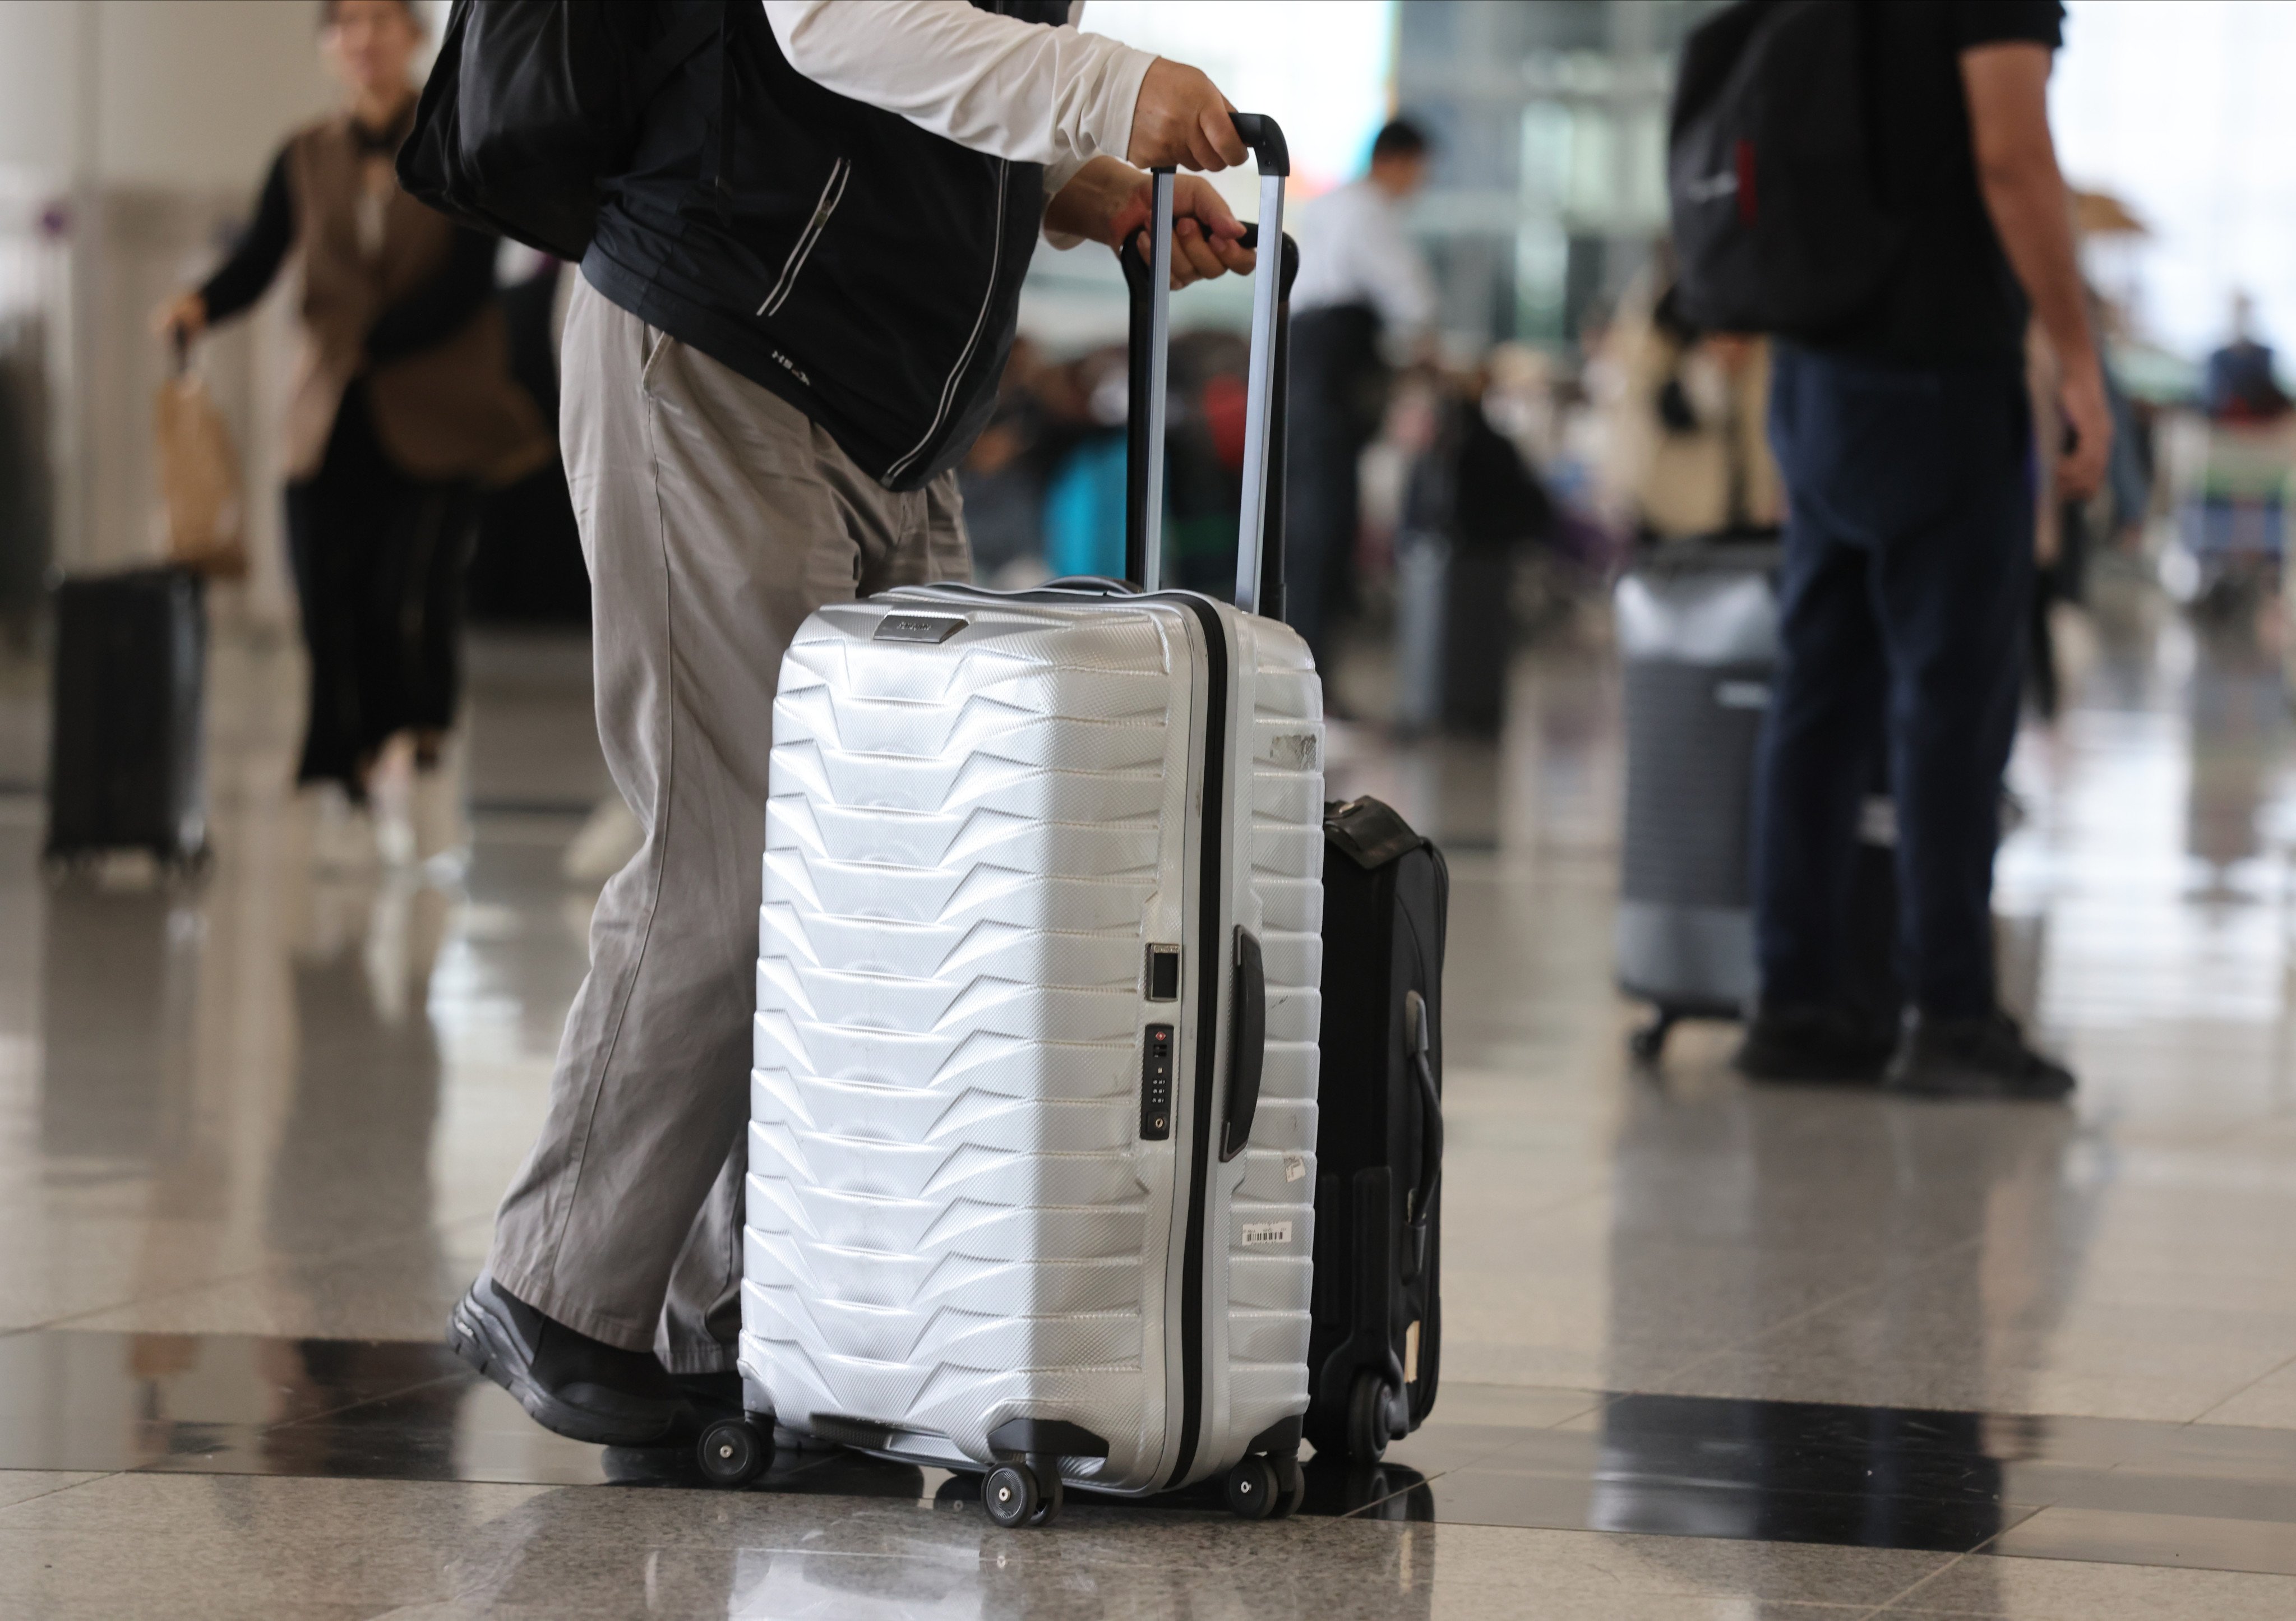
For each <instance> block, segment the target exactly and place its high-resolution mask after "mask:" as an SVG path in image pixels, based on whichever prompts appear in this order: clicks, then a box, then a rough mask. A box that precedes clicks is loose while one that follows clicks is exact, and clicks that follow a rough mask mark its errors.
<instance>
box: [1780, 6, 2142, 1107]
mask: <svg viewBox="0 0 2296 1621" xmlns="http://www.w3.org/2000/svg"><path fill="white" fill-rule="evenodd" d="M2062 16H2063V12H2062V7H2061V6H2060V5H2059V4H2057V3H2056V0H1874V4H1869V5H1868V6H1867V8H1866V20H1867V24H1868V26H1869V27H1870V28H1871V29H1873V30H1874V38H1873V39H1872V40H1871V42H1870V43H1871V45H1872V46H1873V48H1872V50H1871V51H1870V52H1869V53H1867V61H1868V62H1869V64H1870V66H1869V68H1868V72H1869V74H1870V78H1869V86H1868V87H1869V89H1870V91H1871V94H1872V100H1871V102H1870V106H1871V109H1872V113H1873V119H1874V143H1875V152H1874V157H1875V162H1876V165H1877V168H1878V171H1879V173H1878V176H1877V178H1878V180H1879V182H1880V185H1881V190H1882V195H1883V196H1884V197H1886V198H1888V199H1890V201H1891V203H1892V205H1893V206H1894V207H1895V208H1896V209H1898V212H1899V213H1900V214H1901V216H1902V217H1903V218H1904V219H1905V221H1906V224H1907V246H1906V248H1905V250H1904V253H1903V257H1902V259H1901V261H1900V263H1899V264H1898V266H1897V268H1896V270H1895V271H1894V273H1893V274H1892V275H1891V277H1890V281H1889V282H1888V283H1887V285H1886V287H1885V289H1884V291H1882V294H1881V295H1880V296H1879V297H1878V298H1877V299H1876V300H1875V302H1874V305H1873V306H1872V307H1870V308H1869V309H1868V310H1866V312H1865V313H1864V315H1862V316H1861V317H1860V318H1859V319H1858V320H1857V321H1856V322H1855V323H1852V325H1851V326H1850V327H1849V329H1848V330H1846V331H1843V332H1840V333H1838V334H1835V335H1834V336H1833V340H1832V341H1829V342H1827V343H1825V344H1823V345H1816V344H1808V343H1784V342H1781V343H1780V344H1778V345H1777V346H1776V352H1775V361H1774V373H1773V379H1772V383H1771V397H1770V435H1771V440H1772V443H1773V445H1774V446H1775V448H1776V451H1777V456H1778V463H1779V466H1780V469H1781V470H1782V471H1783V472H1784V476H1785V480H1786V485H1787V489H1788V493H1789V496H1790V503H1791V509H1792V514H1791V517H1790V519H1789V520H1788V522H1787V525H1786V547H1785V553H1786V555H1785V567H1784V580H1783V585H1782V596H1783V602H1782V604H1781V610H1782V618H1783V643H1784V646H1783V656H1782V659H1781V665H1780V669H1779V675H1778V679H1777V682H1776V685H1775V695H1774V697H1773V700H1772V705H1771V709H1770V715H1769V719H1768V723H1767V729H1766V732H1765V734H1764V741H1763V749H1762V759H1761V767H1760V778H1759V788H1758V790H1757V791H1758V803H1757V823H1758V832H1757V848H1756V852H1755V911H1756V928H1757V950H1758V952H1759V959H1760V968H1761V996H1760V1003H1759V1008H1758V1010H1757V1011H1756V1015H1755V1017H1754V1019H1753V1021H1752V1023H1751V1027H1750V1028H1749V1029H1748V1032H1747V1036H1746V1040H1745V1044H1744V1046H1743V1048H1742V1049H1741V1050H1740V1052H1739V1055H1738V1064H1739V1067H1740V1068H1742V1069H1743V1070H1744V1071H1745V1072H1746V1073H1747V1074H1749V1075H1751V1076H1754V1077H1758V1078H1761V1079H1770V1080H1789V1079H1794V1080H1854V1079H1871V1078H1873V1077H1874V1075H1875V1074H1877V1073H1880V1072H1882V1071H1883V1070H1884V1066H1885V1064H1886V1074H1885V1075H1884V1084H1885V1085H1888V1086H1890V1088H1893V1089H1895V1090H1898V1091H1903V1092H1907V1093H1927V1094H1931V1095H1949V1096H1964V1097H1970V1096H1973V1097H2009V1098H2058V1097H2062V1096H2063V1095H2064V1094H2065V1093H2068V1092H2070V1091H2071V1089H2072V1085H2073V1077H2072V1075H2071V1072H2070V1071H2069V1070H2067V1069H2066V1068H2064V1067H2063V1066H2062V1065H2061V1064H2058V1063H2055V1062H2054V1061H2052V1060H2049V1059H2046V1058H2045V1057H2043V1056H2041V1055H2040V1054H2038V1053H2037V1052H2033V1051H2032V1050H2031V1049H2030V1047H2029V1046H2028V1045H2027V1044H2026V1043H2025V1040H2024V1037H2023V1036H2022V1034H2021V1032H2020V1031H2019V1029H2018V1027H2017V1026H2016V1024H2015V1022H2014V1021H2013V1019H2010V1017H2009V1016H2008V1015H2007V1014H2006V1013H2005V1012H2003V1011H2001V1009H2000V1007H1999V1006H1998V1004H1997V1002H1996V1001H1995V997H1994V975H1993V949H1992V888H1993V855H1994V847H1995V845H1996V843H1997V840H1998V838H1999V816H2000V812H1999V800H2000V792H2001V775H2002V772H2003V770H2004V768H2005V766H2006V765H2007V763H2008V758H2009V747H2010V743H2011V741H2012V738H2013V734H2014V733H2015V730H2016V724H2017V706H2018V690H2019V671H2020V667H2021V653H2022V649H2023V638H2024V634H2025V626H2026V622H2027V618H2028V602H2029V599H2030V594H2031V592H2032V589H2033V569H2034V559H2033V545H2034V530H2033V494H2032V491H2033V466H2032V461H2033V456H2034V446H2033V440H2032V424H2031V420H2030V419H2031V413H2030V409H2029V406H2028V403H2027V396H2026V392H2025V375H2024V361H2023V355H2024V334H2025V328H2026V324H2027V322H2028V319H2029V318H2032V319H2037V320H2038V322H2039V323H2040V326H2041V328H2042V330H2043V332H2045V333H2046V336H2047V338H2048V340H2049V342H2050V343H2051V344H2052V345H2053V346H2054V348H2055V350H2056V352H2057V356H2058V358H2059V359H2060V361H2061V362H2062V368H2063V373H2064V383H2063V408H2064V414H2065V419H2066V422H2068V424H2069V425H2070V428H2071V432H2072V435H2073V436H2074V438H2073V442H2072V444H2071V448H2070V449H2069V450H2068V451H2067V452H2066V453H2065V454H2064V455H2063V458H2062V463H2061V464H2060V466H2059V469H2058V487H2059V488H2060V489H2062V490H2063V491H2064V492H2066V493H2067V494H2068V495H2075V496H2078V495H2085V494H2087V492H2089V491H2090V490H2093V489H2094V488H2095V487H2096V485H2097V483H2098V481H2099V480H2100V479H2101V478H2102V477H2103V471H2104V466H2105V457H2106V452H2107V450H2108V449H2109V448H2110V446H2111V441H2112V419H2111V416H2110V414H2109V413H2108V410H2107V407H2106V405H2105V394H2104V383H2103V375H2102V373H2101V371H2100V368H2099V365H2098V360H2097V353H2096V348H2095V339H2094V337H2093V335H2092V334H2091V332H2090V330H2089V323H2088V316H2087V310H2086V307H2085V305H2084V302H2083V299H2082V294H2081V283H2080V277H2079V269H2078V266H2077V264H2076V261H2075V257H2074V250H2073V240H2072V228H2071V208H2070V205H2069V201H2068V198H2067V195H2066V192H2065V185H2064V181H2063V179H2062V176H2060V175H2059V173H2058V171H2057V162H2056V154H2055V151H2054V147H2053V145H2052V143H2051V142H2050V138H2049V125H2048V104H2047V87H2048V78H2049V68H2050V63H2051V60H2052V53H2054V50H2055V49H2056V47H2057V46H2058V45H2059V44H2060V43H2061V42H2062V37H2061V25H2062ZM1883 715H1886V716H1887V724H1886V725H1885V726H1881V727H1877V725H1876V724H1875V721H1876V716H1883ZM1885 747H1886V749H1887V766H1888V774H1889V780H1890V784H1891V787H1892V791H1893V795H1894V798H1895V799H1896V802H1897V809H1898V892H1899V912H1900V933H1899V946H1898V959H1899V966H1900V969H1901V970H1902V973H1903V976H1904V978H1905V981H1906V984H1905V989H1906V995H1907V1003H1908V1007H1907V1014H1906V1018H1905V1022H1904V1026H1903V1028H1902V1031H1901V1032H1900V1033H1899V1034H1898V1036H1897V1039H1896V1042H1895V1047H1894V1052H1893V1051H1892V1049H1891V1046H1890V1041H1889V1038H1888V1037H1887V1036H1882V1035H1880V1034H1878V1033H1876V1032H1875V1030H1874V1026H1873V1024H1872V1022H1871V1020H1870V1019H1867V1020H1865V1021H1862V1022H1861V1020H1860V1019H1858V1018H1857V1014H1856V1012H1855V1011H1853V1010H1852V1009H1850V1008H1849V1006H1848V1005H1847V996H1846V992H1845V987H1844V986H1843V983H1842V978H1841V965H1842V964H1843V962H1845V961H1847V960H1849V958H1850V957H1851V955H1852V953H1851V952H1850V950H1849V943H1848V940H1847V938H1846V934H1847V930H1848V929H1849V906H1848V898H1849V888H1850V875H1851V872H1852V867H1853V862H1854V858H1855V856H1856V849H1857V819H1858V813H1859V807H1860V804H1861V801H1862V800H1863V798H1864V797H1865V794H1866V790H1867V789H1868V787H1869V786H1870V784H1871V783H1872V782H1873V781H1874V774H1875V769H1876V766H1877V765H1878V764H1879V763H1880V762H1879V760H1878V759H1877V752H1878V751H1879V750H1880V749H1883V748H1885Z"/></svg>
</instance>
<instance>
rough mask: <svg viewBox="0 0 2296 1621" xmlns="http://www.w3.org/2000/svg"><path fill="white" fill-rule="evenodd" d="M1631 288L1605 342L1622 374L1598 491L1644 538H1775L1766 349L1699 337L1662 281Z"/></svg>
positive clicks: (1779, 490) (1776, 493) (1776, 486)
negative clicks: (1606, 490) (1604, 487)
mask: <svg viewBox="0 0 2296 1621" xmlns="http://www.w3.org/2000/svg"><path fill="white" fill-rule="evenodd" d="M1659 284H1660V278H1658V277H1656V276H1645V277H1644V278H1643V281H1642V283H1641V285H1640V286H1639V287H1638V288H1635V289H1630V290H1629V291H1628V294H1627V296H1626V298H1625V299H1623V300H1621V303H1620V309H1619V313H1618V315H1617V317H1616V319H1614V320H1613V321H1612V322H1611V331H1610V335H1609V338H1608V340H1607V341H1608V344H1609V346H1610V348H1611V351H1612V352H1613V353H1614V354H1615V355H1616V356H1617V357H1618V364H1619V369H1620V373H1621V374H1622V375H1621V376H1620V389H1619V393H1618V395H1617V397H1615V399H1613V400H1612V401H1611V405H1610V409H1609V411H1608V413H1607V414H1608V416H1609V422H1607V424H1606V427H1607V433H1606V435H1605V438H1606V441H1607V446H1606V448H1607V451H1608V456H1607V460H1608V462H1609V463H1610V465H1609V467H1608V468H1607V469H1606V475H1607V477H1606V482H1608V483H1610V484H1611V485H1612V486H1613V487H1614V489H1613V492H1612V493H1613V495H1614V497H1615V498H1616V499H1617V501H1618V503H1619V504H1620V506H1622V507H1623V508H1624V509H1625V511H1626V512H1627V514H1628V518H1629V520H1630V521H1631V522H1632V523H1633V524H1634V527H1635V532H1636V536H1638V537H1639V538H1641V539H1643V540H1646V541H1657V542H1661V543H1662V542H1665V541H1670V540H1691V539H1704V538H1708V537H1712V536H1730V535H1743V536H1774V535H1775V533H1776V532H1777V528H1778V524H1779V522H1780V520H1783V519H1784V515H1785V490H1784V485H1783V484H1782V483H1781V482H1780V480H1779V478H1778V466H1777V462H1776V459H1775V457H1773V456H1772V455H1771V454H1770V446H1769V438H1768V435H1767V424H1766V418H1767V413H1768V410H1769V400H1770V356H1769V346H1768V344H1767V342H1765V341H1764V340H1762V339H1759V338H1748V337H1740V336H1736V335H1734V334H1731V333H1727V332H1699V331H1698V330H1697V329H1696V328H1694V327H1693V326H1691V325H1690V324H1689V323H1688V322H1686V321H1685V319H1684V318H1683V316H1682V315H1681V312H1680V307H1679V303H1678V301H1677V299H1676V297H1675V292H1674V289H1673V287H1672V286H1671V285H1670V284H1668V285H1665V286H1664V288H1663V291H1659V292H1658V293H1657V295H1656V297H1655V298H1654V299H1653V297H1652V289H1653V288H1654V287H1657V286H1658V285H1659Z"/></svg>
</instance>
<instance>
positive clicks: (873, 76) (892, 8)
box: [761, 0, 1156, 196]
mask: <svg viewBox="0 0 2296 1621" xmlns="http://www.w3.org/2000/svg"><path fill="white" fill-rule="evenodd" d="M761 4H763V5H764V6H765V8H766V20H767V23H768V24H769V25H770V26H771V27H772V29H773V30H774V38H775V40H776V41H778V42H779V44H780V45H781V48H782V54H783V56H785V57H787V58H788V59H789V62H790V65H791V67H793V68H795V69H796V70H798V71H799V73H802V74H804V75H805V76H806V78H809V79H811V80H812V81H813V82H814V83H815V84H816V85H819V86H822V87H823V88H824V89H825V90H833V91H835V92H836V93H837V94H840V95H845V96H850V97H852V98H853V99H854V100H855V101H857V102H868V103H869V104H870V105H871V106H873V107H881V108H883V109H884V110H885V111H888V112H891V113H898V115H899V116H900V117H902V118H904V119H907V120H908V121H909V122H910V123H912V124H914V125H915V126H916V127H918V128H920V129H925V130H930V131H931V132H932V133H933V134H934V135H943V136H946V137H947V139H949V140H951V141H954V142H955V143H957V144H958V145H959V146H964V147H969V148H971V149H972V151H980V152H987V153H988V154H990V155H991V156H992V157H998V158H1010V159H1012V160H1014V161H1015V162H1020V163H1041V164H1043V165H1044V166H1045V192H1046V196H1050V195H1051V194H1052V193H1054V192H1057V191H1059V190H1060V188H1061V187H1062V186H1063V185H1066V184H1068V181H1069V177H1070V176H1072V175H1074V174H1075V173H1076V171H1077V170H1078V169H1079V168H1082V167H1083V166H1084V165H1085V163H1086V162H1087V160H1090V159H1093V158H1095V157H1098V156H1100V155H1101V154H1103V153H1107V154H1108V155H1110V156H1111V157H1116V158H1121V157H1123V156H1124V154H1125V152H1126V151H1127V150H1128V148H1129V147H1130V145H1131V143H1132V110H1133V105H1134V103H1135V102H1137V101H1138V100H1139V99H1140V81H1141V80H1142V79H1143V78H1146V77H1147V73H1148V65H1149V64H1150V63H1151V62H1152V61H1155V60H1156V59H1155V57H1154V56H1153V55H1152V53H1149V52H1146V51H1136V50H1134V49H1133V48H1132V47H1131V46H1129V45H1122V44H1119V42H1118V41H1116V40H1113V39H1109V38H1106V37H1103V36H1101V35H1098V34H1087V33H1084V32H1082V31H1080V30H1079V29H1078V28H1077V26H1076V23H1077V19H1078V15H1079V14H1080V13H1081V12H1083V10H1084V5H1083V4H1082V0H1071V4H1070V6H1069V20H1068V22H1067V23H1066V24H1065V25H1064V26H1062V27H1060V28H1051V29H1048V28H1045V27H1042V26H1040V25H1038V24H1036V23H1029V22H1022V21H1021V20H1019V19H1017V18H1013V17H1000V16H998V15H996V13H995V12H984V11H981V10H980V8H978V7H977V6H973V5H969V4H966V3H965V0H866V3H864V0H761Z"/></svg>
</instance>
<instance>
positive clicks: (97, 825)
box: [46, 568, 207, 867]
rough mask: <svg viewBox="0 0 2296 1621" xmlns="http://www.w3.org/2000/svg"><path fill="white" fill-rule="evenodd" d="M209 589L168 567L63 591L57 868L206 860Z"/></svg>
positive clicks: (54, 762) (53, 749) (79, 582)
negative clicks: (107, 860) (104, 856)
mask: <svg viewBox="0 0 2296 1621" xmlns="http://www.w3.org/2000/svg"><path fill="white" fill-rule="evenodd" d="M206 667H207V618H206V615H205V612H204V610H203V607H202V599H201V578H200V577H199V575H197V574H195V573H193V571H192V570H191V569H176V568H166V569H135V570H133V571H130V572H128V573H125V574H111V575H102V576H97V577H89V578H86V579H67V580H66V581H64V582H63V584H62V585H60V586H58V587H57V589H56V662H55V683H54V689H53V724H52V728H51V731H50V733H49V740H48V839H47V849H46V856H47V859H48V861H49V862H51V863H62V862H68V861H70V860H72V859H74V858H76V857H79V856H94V855H98V854H101V853H102V852H104V851H107V850H123V849H143V850H149V851H151V852H152V855H154V856H157V857H159V858H160V860H161V861H163V862H165V863H168V864H170V865H173V866H178V867H188V866H192V865H195V864H198V863H199V862H200V861H201V859H202V858H203V857H204V856H206V854H207V812H206V807H205V806H206V801H205V794H204V785H203V782H202V772H201V687H202V684H203V682H204V679H205V675H206Z"/></svg>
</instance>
